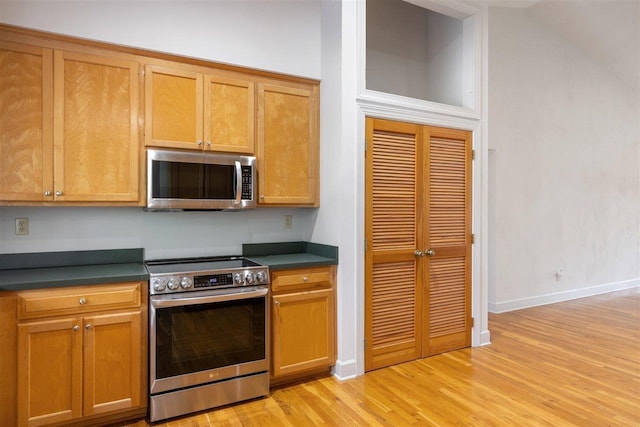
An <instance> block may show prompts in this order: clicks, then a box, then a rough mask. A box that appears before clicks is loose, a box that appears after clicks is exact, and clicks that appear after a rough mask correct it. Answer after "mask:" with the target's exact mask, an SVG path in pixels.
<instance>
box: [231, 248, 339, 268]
mask: <svg viewBox="0 0 640 427" xmlns="http://www.w3.org/2000/svg"><path fill="white" fill-rule="evenodd" d="M242 255H243V256H245V257H247V258H249V259H252V260H253V261H255V262H257V263H260V264H263V265H266V266H268V267H269V270H271V271H273V270H286V269H291V268H305V267H322V266H326V265H336V264H338V248H337V247H336V246H330V245H321V244H318V243H310V242H282V243H252V244H244V245H242Z"/></svg>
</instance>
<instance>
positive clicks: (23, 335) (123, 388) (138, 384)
mask: <svg viewBox="0 0 640 427" xmlns="http://www.w3.org/2000/svg"><path fill="white" fill-rule="evenodd" d="M132 285H134V284H126V285H123V288H124V289H126V290H130V289H131V286H132ZM95 288H96V287H82V288H73V289H76V290H77V291H78V293H79V294H81V291H82V290H83V289H86V290H87V295H91V296H90V297H80V298H84V301H85V302H79V303H78V311H79V312H78V314H77V315H75V314H73V313H72V314H69V315H65V316H55V317H43V318H40V319H37V318H36V319H27V320H21V319H19V320H18V323H17V342H18V346H17V381H16V382H17V423H18V426H21V427H22V426H45V425H68V424H74V423H77V422H81V421H83V420H85V419H87V417H92V418H96V417H98V416H102V415H106V416H108V415H114V414H115V415H117V414H118V413H120V412H125V411H129V410H133V409H136V408H143V409H144V408H146V393H144V392H143V384H144V382H145V381H146V374H145V372H146V363H145V362H144V360H145V359H144V358H143V354H145V352H146V345H145V344H144V342H146V335H145V336H144V337H143V333H142V331H143V330H142V328H143V321H144V320H143V319H144V318H146V316H145V314H146V311H145V310H144V307H143V306H141V305H140V297H139V295H140V287H139V285H138V287H137V288H136V289H137V292H138V296H137V298H135V301H137V304H138V307H137V308H134V309H131V308H128V309H114V310H109V311H96V312H91V308H88V309H87V305H88V304H90V302H89V301H92V300H94V299H96V300H99V298H100V297H101V296H102V295H101V294H100V292H96V289H95ZM97 288H98V289H100V287H97ZM116 288H117V285H116V286H114V285H109V286H106V287H104V289H105V293H104V295H112V294H113V290H114V289H116ZM69 289H70V288H64V289H62V288H61V289H60V290H59V292H60V294H61V295H60V298H62V299H67V300H68V298H69V292H70V291H69ZM30 292H31V293H30ZM55 292H56V290H52V291H49V292H48V294H49V296H46V297H45V296H43V295H42V293H43V291H27V292H24V293H18V303H19V305H20V304H24V303H25V301H27V303H32V302H34V301H35V300H37V299H39V298H46V299H47V300H51V299H52V298H53V300H55V295H56V294H55ZM31 296H34V298H31ZM80 298H78V301H80ZM123 305H124V306H127V305H131V302H128V303H127V302H124V303H123ZM99 306H100V304H97V305H96V306H95V307H99ZM93 310H96V308H93ZM47 311H50V310H47V309H43V313H45V312H47ZM20 312H21V310H20V309H19V310H18V313H20ZM35 315H36V314H34V313H33V312H31V313H30V314H29V316H31V317H33V316H35ZM143 338H144V339H143Z"/></svg>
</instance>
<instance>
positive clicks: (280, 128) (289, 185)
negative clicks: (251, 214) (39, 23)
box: [257, 84, 318, 205]
mask: <svg viewBox="0 0 640 427" xmlns="http://www.w3.org/2000/svg"><path fill="white" fill-rule="evenodd" d="M316 99H317V93H316V88H313V89H309V90H307V89H298V88H292V87H285V86H276V85H266V84H259V85H258V156H257V157H258V172H259V174H258V178H259V193H260V197H259V202H260V203H263V204H299V205H305V204H307V205H313V204H315V203H316V201H317V197H318V173H317V168H318V133H317V126H318V123H317V121H318V119H317V114H318V112H317V101H316Z"/></svg>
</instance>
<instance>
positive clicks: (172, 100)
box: [145, 65, 203, 150]
mask: <svg viewBox="0 0 640 427" xmlns="http://www.w3.org/2000/svg"><path fill="white" fill-rule="evenodd" d="M202 81H203V76H202V74H200V73H194V72H191V71H188V70H180V69H169V68H163V67H158V66H153V65H147V67H146V71H145V117H146V120H145V145H147V146H154V147H169V148H183V149H189V150H201V149H202V114H203V111H202V110H203V105H202V104H203V84H202Z"/></svg>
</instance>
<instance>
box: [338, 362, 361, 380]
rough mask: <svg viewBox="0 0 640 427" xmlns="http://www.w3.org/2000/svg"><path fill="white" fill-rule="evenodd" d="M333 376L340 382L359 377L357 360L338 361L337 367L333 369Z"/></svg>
mask: <svg viewBox="0 0 640 427" xmlns="http://www.w3.org/2000/svg"><path fill="white" fill-rule="evenodd" d="M333 375H334V376H335V377H336V378H338V379H339V380H340V381H345V380H350V379H351V378H355V377H356V376H357V371H356V361H355V359H353V360H346V361H341V360H337V361H336V365H335V366H334V367H333Z"/></svg>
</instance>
